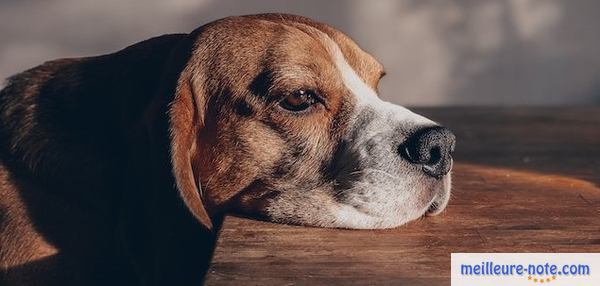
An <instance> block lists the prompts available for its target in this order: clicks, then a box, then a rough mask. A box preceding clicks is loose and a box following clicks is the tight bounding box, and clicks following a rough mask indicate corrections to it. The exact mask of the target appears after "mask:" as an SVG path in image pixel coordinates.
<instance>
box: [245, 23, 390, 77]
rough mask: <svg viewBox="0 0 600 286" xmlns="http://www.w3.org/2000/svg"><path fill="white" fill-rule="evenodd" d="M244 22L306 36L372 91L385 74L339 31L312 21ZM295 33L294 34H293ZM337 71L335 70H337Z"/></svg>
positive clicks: (380, 67) (371, 58) (375, 62)
mask: <svg viewBox="0 0 600 286" xmlns="http://www.w3.org/2000/svg"><path fill="white" fill-rule="evenodd" d="M243 17H244V18H248V19H259V20H266V21H270V22H274V23H278V24H281V25H285V26H289V27H291V28H293V29H292V30H290V32H291V33H294V32H296V33H306V34H309V35H311V36H312V38H313V39H315V40H317V41H320V42H321V44H322V45H323V46H324V47H325V48H326V49H327V50H328V52H329V53H330V56H331V57H332V60H333V61H334V62H336V61H337V62H339V60H340V59H339V56H341V57H342V58H343V60H344V61H345V63H347V64H348V67H349V68H351V69H352V70H353V71H355V73H356V74H357V75H358V76H359V77H360V78H361V79H362V81H363V82H365V83H366V84H368V85H369V86H370V87H371V88H373V89H376V87H377V83H378V81H379V79H380V78H381V76H382V75H383V74H384V73H385V72H384V69H383V65H382V64H381V63H379V62H378V61H377V60H376V59H375V58H374V57H373V56H371V55H370V54H368V53H367V52H365V51H363V50H362V49H361V48H360V47H359V46H358V45H357V44H356V43H355V42H354V41H353V40H352V39H351V38H350V37H348V36H347V35H346V34H344V33H342V32H340V31H339V30H337V29H335V28H333V27H331V26H329V25H327V24H324V23H320V22H316V21H314V20H312V19H309V18H306V17H302V16H297V15H289V14H260V15H251V16H243ZM294 30H295V31H294ZM338 68H339V67H338Z"/></svg>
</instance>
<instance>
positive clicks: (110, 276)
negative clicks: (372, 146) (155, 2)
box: [0, 14, 383, 285]
mask: <svg viewBox="0 0 600 286" xmlns="http://www.w3.org/2000/svg"><path fill="white" fill-rule="evenodd" d="M317 30H318V31H320V32H324V33H326V34H327V35H329V37H331V38H332V39H333V40H334V41H336V42H337V43H338V45H339V46H340V47H341V49H342V51H343V52H344V54H345V56H346V58H347V59H348V61H349V62H350V64H351V65H352V66H353V67H354V68H355V69H356V70H357V72H358V73H359V74H360V75H361V77H363V79H365V81H366V82H367V83H369V84H370V85H371V86H372V87H373V88H376V85H377V81H378V80H379V78H380V76H381V75H382V73H383V72H382V67H381V65H380V64H379V63H377V62H376V61H375V60H374V59H373V58H372V57H370V56H368V55H367V54H366V53H364V52H363V51H362V50H360V49H359V48H358V47H357V46H356V45H355V44H354V43H353V42H352V41H351V40H350V39H349V38H347V37H346V36H345V35H343V34H341V33H339V32H337V31H336V30H334V29H333V28H330V27H329V26H326V25H324V24H320V23H315V22H313V21H311V20H309V19H306V18H302V17H298V16H291V15H280V14H268V15H257V16H246V17H231V18H226V19H223V20H220V21H217V22H213V23H210V24H208V25H205V26H203V27H201V28H199V29H198V30H196V31H194V32H193V33H191V34H189V35H166V36H162V37H158V38H154V39H151V40H148V41H144V42H141V43H138V44H136V45H133V46H131V47H129V48H127V49H124V50H122V51H120V52H117V53H114V54H110V55H104V56H99V57H90V58H81V59H64V60H57V61H52V62H48V63H45V64H43V65H41V66H38V67H35V68H33V69H31V70H28V71H26V72H23V73H21V74H19V75H17V76H15V77H13V78H11V79H10V81H9V83H8V85H7V87H6V88H5V89H4V90H2V92H1V93H0V122H1V123H0V140H1V141H0V155H1V157H0V284H2V285H55V284H56V285H90V284H94V285H95V284H102V285H104V284H108V285H114V284H123V285H136V284H143V285H146V284H155V285H164V284H173V285H187V284H189V283H198V282H200V281H201V279H202V272H203V271H202V270H201V269H203V267H204V266H205V265H206V262H207V261H208V259H209V257H210V251H211V249H212V248H211V245H212V242H213V239H214V236H213V234H212V232H210V231H209V230H210V229H212V228H213V224H216V225H217V226H218V223H219V216H220V214H222V213H224V212H226V211H238V212H243V213H249V214H252V215H261V213H260V210H261V209H262V208H263V207H264V206H263V205H261V204H263V203H264V200H263V198H265V197H268V196H273V195H275V194H276V192H277V189H279V187H282V186H283V188H285V186H288V185H290V186H291V185H295V184H298V182H303V184H308V185H310V184H318V183H319V180H322V179H323V176H324V174H323V173H324V172H325V171H324V169H326V166H327V164H328V163H329V162H328V160H329V158H330V157H331V155H332V154H333V153H335V152H336V148H337V147H338V143H339V142H338V141H339V136H340V135H341V134H342V132H343V131H344V130H345V122H346V121H347V118H348V114H349V111H350V110H351V109H352V105H353V102H352V99H351V98H350V97H348V96H346V95H347V90H346V89H345V88H344V85H343V84H342V82H341V80H340V78H339V75H338V71H336V70H335V69H334V65H333V63H332V60H331V58H330V56H329V54H328V53H327V50H326V47H325V46H324V45H323V44H322V42H321V41H320V40H319V37H320V36H319V35H318V33H315V31H317ZM297 89H314V90H317V91H319V93H320V94H322V95H323V96H324V97H326V99H327V100H326V104H325V105H323V106H319V107H317V108H318V109H317V110H314V111H312V112H310V113H306V114H297V115H296V114H294V115H292V114H289V113H286V112H285V111H282V110H280V109H279V108H278V107H277V102H278V100H280V99H281V96H284V95H285V94H287V93H289V92H293V91H294V90H297ZM300 156H302V160H301V164H298V160H297V158H298V157H300ZM300 167H301V168H300ZM181 200H183V202H184V204H182V203H181ZM257 211H258V213H256V212H257ZM190 214H191V215H190ZM197 222H200V225H199V224H198V223H197ZM202 226H203V227H202Z"/></svg>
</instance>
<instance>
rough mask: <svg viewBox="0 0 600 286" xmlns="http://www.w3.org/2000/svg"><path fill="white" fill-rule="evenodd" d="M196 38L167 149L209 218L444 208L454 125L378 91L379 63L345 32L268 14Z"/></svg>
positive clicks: (337, 221) (323, 219)
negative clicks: (447, 125) (220, 214)
mask: <svg viewBox="0 0 600 286" xmlns="http://www.w3.org/2000/svg"><path fill="white" fill-rule="evenodd" d="M191 36H192V37H193V42H194V44H193V48H192V52H191V53H192V54H191V57H190V60H189V61H188V62H187V64H186V66H185V68H184V70H183V71H182V72H181V74H180V77H179V79H178V83H177V88H176V94H175V97H174V100H173V102H172V103H171V105H170V110H169V117H170V124H171V156H172V163H173V172H174V176H175V179H176V183H177V187H178V189H179V191H180V194H181V196H182V198H183V199H184V201H185V203H186V205H187V206H188V208H189V209H190V210H191V211H192V213H193V214H194V215H195V216H196V217H197V218H198V219H199V220H200V221H201V222H202V223H203V224H205V225H206V226H209V227H210V225H211V222H210V215H209V213H210V214H213V213H217V212H222V211H237V212H240V213H243V214H246V215H250V216H255V217H261V218H265V219H268V220H272V221H277V222H284V223H293V224H303V225H314V226H323V227H343V228H388V227H395V226H398V225H401V224H403V223H406V222H408V221H410V220H413V219H415V218H418V217H421V216H423V215H424V214H435V213H438V212H440V211H441V210H442V209H443V208H444V207H445V206H446V204H447V202H448V199H449V194H450V173H449V172H450V169H451V166H452V158H451V156H450V155H451V152H452V151H453V149H454V140H455V139H454V135H453V134H452V133H451V132H450V131H448V130H447V129H445V128H443V127H441V126H439V125H438V124H436V123H435V122H433V121H431V120H428V119H427V118H424V117H422V116H419V115H417V114H414V113H412V112H410V111H409V110H407V109H405V108H403V107H401V106H398V105H394V104H391V103H387V102H384V101H382V100H381V99H380V98H379V97H378V95H377V85H378V82H379V80H380V78H381V77H382V76H383V75H384V71H383V67H382V65H381V64H380V63H378V62H377V61H376V60H375V59H374V58H373V57H372V56H370V55H369V54H367V53H366V52H364V51H363V50H361V49H360V48H359V47H358V46H357V45H356V44H355V43H354V42H353V41H352V40H351V39H349V38H348V37H347V36H346V35H344V34H342V33H341V32H339V31H337V30H335V29H333V28H331V27H329V26H327V25H325V24H321V23H317V22H314V21H312V20H310V19H307V18H303V17H298V16H292V15H281V14H267V15H256V16H244V17H231V18H226V19H223V20H219V21H216V22H213V23H210V24H208V25H205V26H203V27H201V28H200V29H198V30H197V31H195V32H194V33H192V35H191ZM207 210H208V212H207Z"/></svg>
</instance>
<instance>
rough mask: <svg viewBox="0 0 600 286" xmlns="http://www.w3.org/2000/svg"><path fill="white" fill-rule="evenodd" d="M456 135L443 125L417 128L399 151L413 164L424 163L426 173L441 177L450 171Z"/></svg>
mask: <svg viewBox="0 0 600 286" xmlns="http://www.w3.org/2000/svg"><path fill="white" fill-rule="evenodd" d="M455 144H456V136H454V134H453V133H452V132H451V131H450V130H448V129H447V128H444V127H441V126H435V127H427V128H423V129H419V130H417V131H416V132H415V133H413V134H412V135H411V136H410V137H409V138H408V139H407V140H406V141H405V142H404V143H403V144H401V145H400V147H399V150H398V151H399V152H400V154H401V155H402V157H404V158H405V159H406V160H408V161H409V162H411V163H413V164H419V165H423V172H425V174H427V175H429V176H432V177H435V178H440V177H441V176H443V175H446V174H448V172H450V168H451V167H452V166H451V165H452V157H451V155H452V152H454V146H455Z"/></svg>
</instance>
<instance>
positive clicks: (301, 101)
mask: <svg viewBox="0 0 600 286" xmlns="http://www.w3.org/2000/svg"><path fill="white" fill-rule="evenodd" d="M318 102H319V101H318V98H317V96H316V95H315V93H314V92H312V91H309V90H302V89H301V90H297V91H294V92H292V93H290V94H288V95H286V96H285V97H284V98H283V99H282V100H281V101H280V102H279V105H280V106H281V107H283V108H284V109H286V110H289V111H294V112H299V111H303V110H306V109H308V108H309V107H311V106H312V105H314V104H315V103H318Z"/></svg>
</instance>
